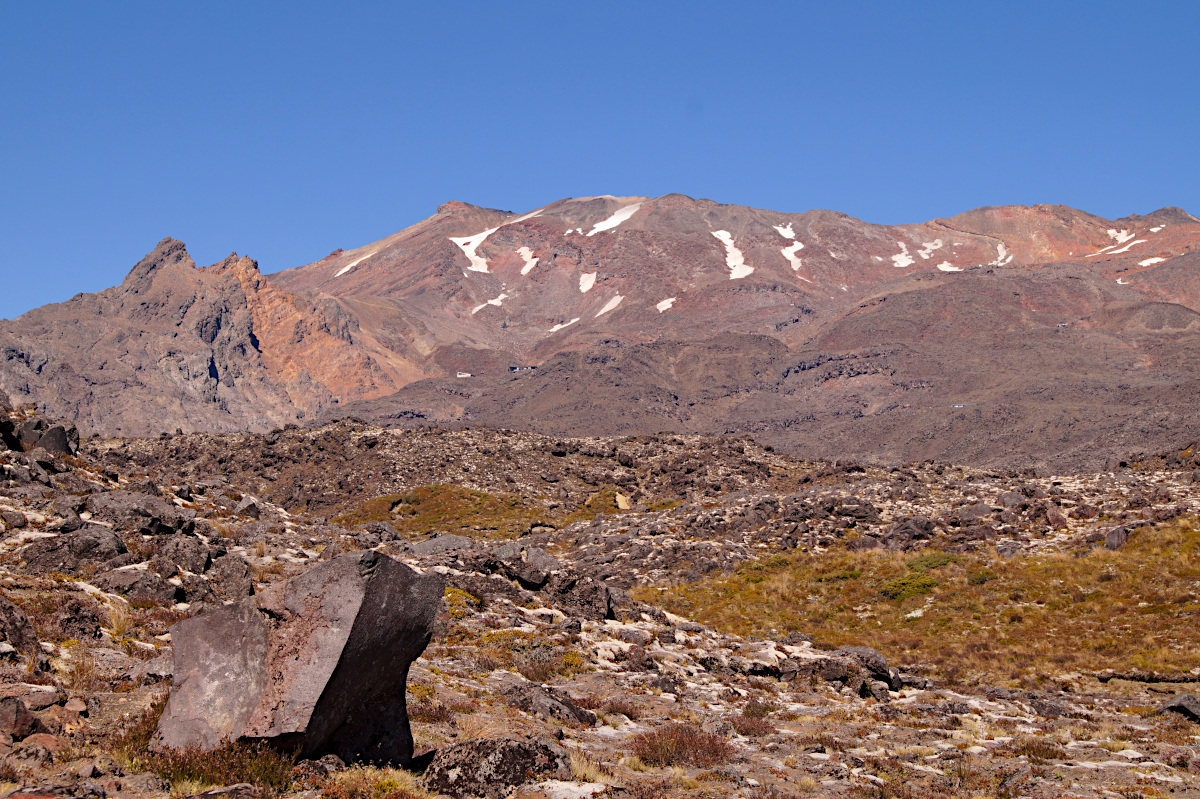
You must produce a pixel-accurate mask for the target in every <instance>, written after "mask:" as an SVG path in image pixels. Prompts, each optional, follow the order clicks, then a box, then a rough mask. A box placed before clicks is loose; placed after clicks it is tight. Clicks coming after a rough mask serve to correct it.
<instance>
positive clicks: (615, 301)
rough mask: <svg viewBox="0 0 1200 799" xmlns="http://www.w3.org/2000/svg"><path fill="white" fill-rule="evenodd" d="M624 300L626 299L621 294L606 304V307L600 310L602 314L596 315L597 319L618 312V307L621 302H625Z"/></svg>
mask: <svg viewBox="0 0 1200 799" xmlns="http://www.w3.org/2000/svg"><path fill="white" fill-rule="evenodd" d="M623 299H625V298H624V297H622V296H621V295H620V294H618V295H617V296H615V297H613V298H612V299H611V300H609V301H608V302H606V303H605V304H604V307H603V308H601V309H600V313H598V314H596V317H597V318H599V317H601V316H604V315H605V314H606V313H608V312H609V311H613V310H616V307H617V306H618V305H620V304H621V300H623Z"/></svg>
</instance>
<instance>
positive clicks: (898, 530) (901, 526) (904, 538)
mask: <svg viewBox="0 0 1200 799" xmlns="http://www.w3.org/2000/svg"><path fill="white" fill-rule="evenodd" d="M933 532H934V524H933V521H932V520H931V519H928V518H926V517H924V516H911V517H908V518H904V519H900V520H898V521H897V522H896V523H895V524H893V525H892V529H891V530H889V531H888V534H887V535H886V536H884V538H883V542H884V544H886V545H887V546H889V547H892V548H895V547H903V546H904V545H905V544H907V543H908V542H910V541H925V540H928V539H930V538H933Z"/></svg>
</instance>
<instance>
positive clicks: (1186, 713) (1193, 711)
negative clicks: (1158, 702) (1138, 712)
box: [1159, 694, 1200, 724]
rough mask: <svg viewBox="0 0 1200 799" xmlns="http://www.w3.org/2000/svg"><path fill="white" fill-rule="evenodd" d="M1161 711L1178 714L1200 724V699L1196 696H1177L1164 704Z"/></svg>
mask: <svg viewBox="0 0 1200 799" xmlns="http://www.w3.org/2000/svg"><path fill="white" fill-rule="evenodd" d="M1159 710H1162V711H1166V712H1170V713H1178V714H1180V715H1181V716H1183V717H1185V718H1187V719H1188V720H1189V721H1194V722H1196V723H1197V724H1200V697H1198V696H1196V695H1195V694H1177V695H1175V696H1173V697H1171V698H1170V699H1168V700H1167V701H1166V702H1164V703H1163V705H1162V706H1161V707H1160V708H1159Z"/></svg>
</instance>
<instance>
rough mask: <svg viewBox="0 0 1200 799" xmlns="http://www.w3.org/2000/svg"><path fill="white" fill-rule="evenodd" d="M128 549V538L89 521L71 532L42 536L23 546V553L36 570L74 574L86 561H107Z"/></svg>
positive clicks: (29, 568)
mask: <svg viewBox="0 0 1200 799" xmlns="http://www.w3.org/2000/svg"><path fill="white" fill-rule="evenodd" d="M126 551H127V550H126V547H125V542H124V541H122V540H121V537H120V536H119V535H117V534H116V533H114V532H113V531H112V530H110V529H109V528H107V527H103V526H101V525H99V524H85V525H83V526H82V527H80V528H79V529H78V530H73V531H71V532H69V533H63V534H61V535H56V536H52V537H50V538H39V539H38V540H36V541H34V542H33V543H31V544H30V545H29V546H27V547H25V548H24V549H23V550H21V557H22V558H23V559H24V560H25V566H26V569H27V570H28V571H30V572H32V573H34V574H50V573H52V572H59V573H62V574H74V573H75V572H76V571H78V570H79V568H80V567H81V566H83V565H84V564H87V563H93V564H98V563H104V562H105V561H107V560H111V559H112V558H115V557H117V556H118V555H121V554H123V553H125V552H126Z"/></svg>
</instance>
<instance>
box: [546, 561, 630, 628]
mask: <svg viewBox="0 0 1200 799" xmlns="http://www.w3.org/2000/svg"><path fill="white" fill-rule="evenodd" d="M544 592H545V593H546V594H547V595H549V597H550V601H551V603H552V604H554V606H555V607H557V608H559V609H560V610H562V611H563V612H564V613H566V614H567V615H569V616H575V617H577V618H581V619H592V620H594V621H600V620H603V619H612V618H615V616H614V615H613V608H612V596H611V595H610V594H609V590H608V586H607V585H605V584H604V583H602V582H600V581H599V580H597V579H595V578H593V577H585V576H580V575H577V574H573V573H570V572H558V573H556V574H555V575H554V577H553V578H552V579H551V580H550V581H549V582H548V583H547V584H546V587H545V589H544Z"/></svg>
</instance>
